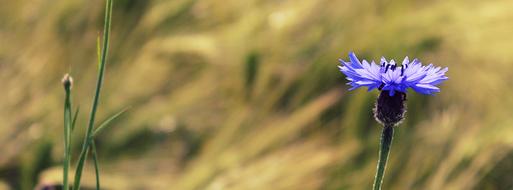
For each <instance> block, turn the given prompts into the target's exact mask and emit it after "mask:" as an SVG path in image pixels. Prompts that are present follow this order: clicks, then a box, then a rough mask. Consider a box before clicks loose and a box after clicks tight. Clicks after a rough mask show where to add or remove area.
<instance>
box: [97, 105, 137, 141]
mask: <svg viewBox="0 0 513 190" xmlns="http://www.w3.org/2000/svg"><path fill="white" fill-rule="evenodd" d="M128 109H130V107H127V108H125V109H123V110H121V111H119V112H118V113H116V114H114V115H112V116H110V117H109V118H107V119H106V120H105V121H103V122H102V124H100V126H98V128H96V129H95V130H94V132H93V137H96V135H98V133H99V132H100V131H102V130H103V129H104V128H105V127H107V126H109V124H110V122H112V121H114V120H115V119H116V118H118V117H119V116H121V115H122V114H123V113H125V112H126V111H127V110H128Z"/></svg>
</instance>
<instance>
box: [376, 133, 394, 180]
mask: <svg viewBox="0 0 513 190" xmlns="http://www.w3.org/2000/svg"><path fill="white" fill-rule="evenodd" d="M393 137H394V127H393V126H384V127H383V131H382V133H381V141H380V149H379V160H378V166H377V171H376V177H375V178H374V185H373V189H374V190H380V189H381V184H382V183H383V176H384V175H385V168H386V166H387V160H388V155H389V153H390V147H391V146H392V140H393Z"/></svg>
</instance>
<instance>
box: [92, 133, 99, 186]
mask: <svg viewBox="0 0 513 190" xmlns="http://www.w3.org/2000/svg"><path fill="white" fill-rule="evenodd" d="M91 143H92V144H91V151H92V154H93V162H94V173H95V175H96V190H100V164H99V163H98V153H96V143H95V142H94V140H93V141H92V142H91Z"/></svg>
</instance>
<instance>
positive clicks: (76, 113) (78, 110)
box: [71, 106, 80, 132]
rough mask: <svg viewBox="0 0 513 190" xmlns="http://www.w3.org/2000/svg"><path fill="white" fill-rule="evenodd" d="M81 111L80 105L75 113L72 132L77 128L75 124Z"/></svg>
mask: <svg viewBox="0 0 513 190" xmlns="http://www.w3.org/2000/svg"><path fill="white" fill-rule="evenodd" d="M79 112H80V106H79V107H77V110H75V114H74V115H73V121H72V122H71V132H73V130H75V124H76V123H77V116H78V113H79Z"/></svg>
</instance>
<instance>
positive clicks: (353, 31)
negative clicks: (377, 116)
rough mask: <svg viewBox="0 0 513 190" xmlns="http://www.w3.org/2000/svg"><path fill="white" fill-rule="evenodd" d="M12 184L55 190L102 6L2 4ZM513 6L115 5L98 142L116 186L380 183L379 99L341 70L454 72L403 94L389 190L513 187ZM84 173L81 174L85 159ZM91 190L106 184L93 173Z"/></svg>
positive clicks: (459, 1)
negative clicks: (431, 90)
mask: <svg viewBox="0 0 513 190" xmlns="http://www.w3.org/2000/svg"><path fill="white" fill-rule="evenodd" d="M0 4H1V6H0V86H1V89H2V90H1V91H2V92H1V93H0V94H1V95H0V97H1V98H0V123H1V124H0V125H1V127H0V189H32V188H34V187H35V186H36V185H39V186H41V185H51V184H59V183H60V180H61V162H62V151H63V145H62V128H63V114H62V112H63V100H64V91H63V88H62V85H61V83H60V79H61V77H62V76H63V75H64V73H68V72H69V73H71V75H72V76H73V77H74V80H75V84H74V88H73V93H74V95H73V96H74V97H73V98H74V105H79V106H80V107H81V113H80V114H79V119H78V126H77V128H78V130H76V131H75V134H74V136H73V138H74V142H73V143H74V148H73V150H74V156H73V157H74V159H76V157H77V155H78V151H79V148H80V147H79V144H80V142H81V140H82V137H83V135H84V131H85V125H86V122H87V117H88V112H89V109H90V106H91V98H92V95H93V91H94V85H95V79H96V72H97V65H96V49H95V48H96V36H97V32H98V31H102V24H103V20H102V19H103V14H104V13H103V11H104V1H101V0H90V1H79V0H66V1H64V0H61V1H55V0H22V1H12V0H0ZM512 9H513V4H512V2H511V0H491V1H478V0H451V1H441V0H429V1H420V0H393V1H392V0H368V1H360V0H243V1H241V0H224V1H220V0H116V1H115V5H114V16H113V34H112V41H111V42H112V45H111V56H110V58H109V62H108V65H107V73H106V81H105V86H104V87H105V88H104V91H103V95H102V97H101V102H100V110H99V120H100V121H101V120H102V119H104V118H107V117H109V116H110V115H112V114H114V113H116V112H117V111H119V110H121V109H124V108H126V107H130V109H129V111H128V112H127V113H126V114H125V115H123V116H122V117H121V118H119V119H117V120H116V121H115V122H114V123H113V125H112V126H111V127H109V128H108V129H107V130H105V131H103V133H102V134H101V135H100V136H99V138H98V142H97V143H98V144H97V145H98V148H99V151H100V152H99V154H100V166H101V171H102V185H103V186H104V187H105V188H106V189H177V190H193V189H208V190H220V189H233V190H245V189H248V190H263V189H291V190H297V189H370V188H371V184H372V181H373V178H374V172H375V167H376V160H377V153H378V143H379V142H378V140H379V136H380V131H381V127H380V126H379V125H378V124H377V123H376V122H375V121H374V119H373V118H372V114H371V109H372V107H373V103H374V101H375V99H376V97H377V94H378V93H377V92H376V91H374V92H371V93H367V92H366V91H365V89H359V90H355V91H351V92H348V91H347V89H348V87H347V86H346V85H345V83H346V80H345V77H344V76H342V74H340V73H339V71H338V69H337V65H338V61H337V60H338V59H339V58H343V59H347V54H348V52H350V51H355V52H356V53H357V55H359V57H360V58H364V59H367V60H378V59H379V58H380V57H381V56H386V57H388V58H394V59H396V60H398V59H401V60H402V58H404V56H410V58H413V57H416V58H419V59H420V60H421V61H423V62H424V63H434V64H436V65H439V66H447V67H449V68H450V69H449V72H448V73H447V75H448V76H449V78H450V79H449V80H448V81H446V82H445V83H443V84H442V85H441V89H442V92H441V93H439V94H437V95H436V96H423V95H418V94H416V93H409V95H408V107H409V109H408V112H407V119H406V120H405V122H404V123H403V124H402V125H401V126H400V127H399V128H398V129H397V130H396V136H395V139H394V144H393V146H392V151H391V157H390V160H389V164H388V168H387V174H386V176H385V181H384V188H385V189H426V190H435V189H436V190H438V189H451V190H452V189H456V190H458V189H484V190H505V189H513V180H512V179H513V151H512V149H513V117H512V116H513V115H512V110H513V78H512V77H513V11H511V10H512ZM74 163H76V162H75V161H74ZM88 163H89V165H88V167H87V168H86V171H85V172H86V174H85V179H84V180H85V181H84V183H85V184H84V186H85V187H94V186H93V185H94V180H93V179H94V175H93V174H94V172H93V169H92V167H91V165H90V164H91V163H92V162H88Z"/></svg>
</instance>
